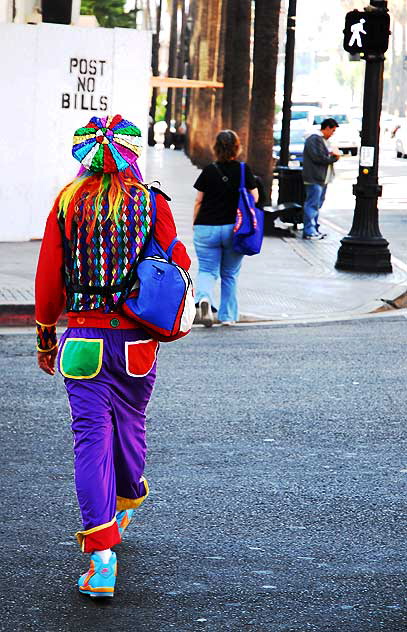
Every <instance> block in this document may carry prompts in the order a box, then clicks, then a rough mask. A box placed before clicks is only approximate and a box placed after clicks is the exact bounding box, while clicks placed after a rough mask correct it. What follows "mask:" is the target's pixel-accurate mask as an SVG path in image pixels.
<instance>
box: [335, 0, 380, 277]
mask: <svg viewBox="0 0 407 632" xmlns="http://www.w3.org/2000/svg"><path fill="white" fill-rule="evenodd" d="M365 11H366V13H369V12H375V13H376V15H375V16H374V17H377V18H379V20H380V15H379V14H383V18H384V20H383V24H384V23H385V20H386V18H387V16H388V9H387V0H370V6H369V7H367V8H366V9H365ZM367 17H369V16H367ZM368 28H369V22H368V21H367V20H366V26H365V29H366V30H367V29H368ZM345 33H346V32H345ZM345 37H346V34H345ZM387 37H388V35H387ZM345 49H346V46H345ZM364 58H365V62H366V72H365V86H364V97H363V122H362V134H361V150H360V163H359V176H358V178H357V183H356V184H355V185H354V187H353V193H354V195H355V196H356V205H355V212H354V217H353V224H352V228H351V230H350V233H349V235H347V236H346V237H344V238H343V239H342V240H341V247H340V248H339V251H338V257H337V261H336V264H335V267H336V268H337V269H339V270H353V271H359V272H375V273H388V272H392V266H391V255H390V251H389V248H388V246H389V244H388V242H387V241H386V239H384V237H383V236H382V234H381V232H380V228H379V211H378V205H377V202H378V198H379V197H380V196H381V194H382V187H381V186H380V185H379V179H378V168H379V136H380V114H381V109H382V98H383V67H384V53H383V52H381V51H374V50H367V51H364Z"/></svg>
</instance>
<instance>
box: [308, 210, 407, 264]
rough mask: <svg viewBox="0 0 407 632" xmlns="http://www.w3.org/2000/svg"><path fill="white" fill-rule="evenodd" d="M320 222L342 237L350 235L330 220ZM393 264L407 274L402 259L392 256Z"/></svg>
mask: <svg viewBox="0 0 407 632" xmlns="http://www.w3.org/2000/svg"><path fill="white" fill-rule="evenodd" d="M320 221H321V224H324V225H325V226H328V227H329V228H332V230H335V231H336V232H337V233H339V234H340V235H347V234H348V232H347V231H346V230H344V229H343V228H342V227H341V226H338V224H335V222H332V221H331V220H330V219H325V217H324V218H322V217H321V218H320ZM391 262H392V264H393V265H395V266H396V268H398V269H399V270H402V271H403V272H407V263H405V262H404V261H402V260H401V259H398V258H397V257H395V256H394V255H391Z"/></svg>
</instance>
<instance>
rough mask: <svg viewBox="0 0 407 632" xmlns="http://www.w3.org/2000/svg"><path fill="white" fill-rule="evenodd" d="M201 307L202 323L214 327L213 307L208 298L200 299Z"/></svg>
mask: <svg viewBox="0 0 407 632" xmlns="http://www.w3.org/2000/svg"><path fill="white" fill-rule="evenodd" d="M199 309H200V310H201V323H202V324H203V325H205V327H212V325H213V314H212V307H211V304H210V302H209V301H208V299H207V298H202V299H201V300H200V301H199Z"/></svg>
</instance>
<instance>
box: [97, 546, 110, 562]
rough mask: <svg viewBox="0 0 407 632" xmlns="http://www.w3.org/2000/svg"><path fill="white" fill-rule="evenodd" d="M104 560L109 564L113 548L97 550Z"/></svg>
mask: <svg viewBox="0 0 407 632" xmlns="http://www.w3.org/2000/svg"><path fill="white" fill-rule="evenodd" d="M95 553H97V554H98V555H99V557H100V559H101V560H102V562H103V564H108V563H109V560H110V556H111V555H112V549H104V550H103V551H95Z"/></svg>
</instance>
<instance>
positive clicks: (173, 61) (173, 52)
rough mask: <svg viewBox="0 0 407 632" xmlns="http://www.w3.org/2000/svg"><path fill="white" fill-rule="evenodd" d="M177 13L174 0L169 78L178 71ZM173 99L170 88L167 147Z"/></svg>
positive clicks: (176, 3)
mask: <svg viewBox="0 0 407 632" xmlns="http://www.w3.org/2000/svg"><path fill="white" fill-rule="evenodd" d="M177 11H178V0H172V10H171V30H170V48H169V52H168V76H169V77H173V76H174V74H175V70H176V64H177ZM172 99H173V88H168V90H167V108H166V113H165V122H166V123H167V129H166V132H165V140H164V145H165V147H169V146H170V145H171V131H170V127H171V119H172V114H173V108H172Z"/></svg>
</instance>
